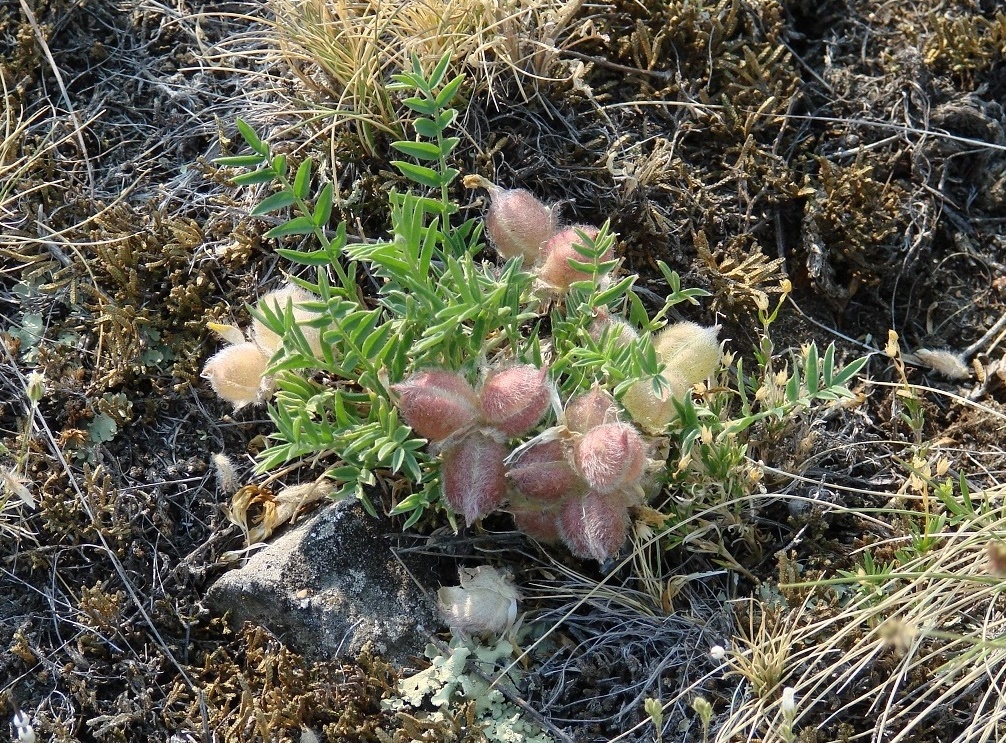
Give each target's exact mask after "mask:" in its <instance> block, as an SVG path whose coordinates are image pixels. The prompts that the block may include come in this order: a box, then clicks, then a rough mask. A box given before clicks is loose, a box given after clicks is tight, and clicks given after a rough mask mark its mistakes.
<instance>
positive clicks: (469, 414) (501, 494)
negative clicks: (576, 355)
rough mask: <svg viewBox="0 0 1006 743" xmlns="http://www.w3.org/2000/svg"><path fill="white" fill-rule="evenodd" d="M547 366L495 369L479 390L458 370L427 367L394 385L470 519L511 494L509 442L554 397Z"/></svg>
mask: <svg viewBox="0 0 1006 743" xmlns="http://www.w3.org/2000/svg"><path fill="white" fill-rule="evenodd" d="M547 374H548V373H547V370H546V369H538V368H537V367H535V366H532V365H531V364H511V365H508V366H503V367H500V368H497V369H493V370H491V371H490V372H489V373H488V374H487V375H486V378H485V380H484V381H483V383H482V386H481V388H480V389H479V390H478V391H476V390H475V388H474V387H472V386H471V385H470V384H469V383H468V381H467V380H466V379H465V378H464V377H463V376H461V375H460V374H458V373H456V372H452V371H446V370H443V369H431V370H427V371H422V372H419V373H417V374H414V375H412V376H411V377H408V378H407V379H405V380H404V381H403V382H401V383H399V384H395V385H392V388H391V389H392V391H393V392H394V393H395V394H396V395H397V396H398V407H399V410H400V412H401V415H402V419H403V420H404V421H405V422H406V423H407V424H409V425H410V426H411V427H412V429H413V430H414V431H416V433H418V434H419V435H420V436H422V437H424V438H426V439H429V441H430V442H431V443H432V444H433V445H435V446H436V447H437V449H438V450H439V451H440V453H441V458H442V466H441V475H440V478H441V484H442V487H443V493H444V498H445V499H446V500H447V502H448V504H450V506H451V508H453V509H454V510H455V511H456V512H458V513H460V514H462V515H463V516H464V518H465V521H466V522H467V523H469V524H471V523H472V522H474V521H476V520H477V519H480V518H482V517H483V516H485V515H486V514H487V513H490V512H492V511H495V510H496V509H497V508H499V507H500V506H501V505H502V504H503V502H504V501H505V500H506V498H507V482H506V465H505V460H506V458H507V455H508V454H509V453H510V450H509V449H508V448H507V445H506V442H507V441H509V440H511V439H514V438H518V437H520V436H523V435H525V434H527V433H528V432H529V431H530V430H531V429H532V428H534V427H535V426H537V425H538V424H539V423H540V422H541V419H542V418H544V417H545V412H546V411H547V410H548V407H549V403H550V402H551V399H552V387H551V384H550V383H549V381H548V378H547Z"/></svg>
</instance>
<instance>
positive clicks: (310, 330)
mask: <svg viewBox="0 0 1006 743" xmlns="http://www.w3.org/2000/svg"><path fill="white" fill-rule="evenodd" d="M317 299H318V297H316V296H315V295H313V294H311V292H309V291H305V290H304V289H301V288H300V287H299V286H296V285H294V284H286V285H285V286H283V287H281V288H279V289H277V290H276V291H272V292H269V293H268V294H266V295H265V296H264V297H262V298H261V299H259V301H258V304H259V307H260V308H261V307H262V306H263V305H265V306H267V307H268V308H269V311H270V312H272V313H275V314H278V315H283V314H284V313H285V312H286V307H287V304H289V303H292V304H293V319H294V322H296V323H297V326H298V327H299V328H300V332H301V333H303V334H304V338H305V339H306V340H307V343H308V345H309V346H311V351H312V352H313V353H314V355H315V356H319V357H320V356H321V331H320V330H319V329H318V328H315V327H312V326H310V325H307V324H305V323H307V322H309V321H311V320H314V319H316V318H318V317H320V316H321V315H320V313H317V312H312V311H310V310H307V309H304V308H303V307H301V306H300V305H301V304H302V303H304V302H311V301H317ZM252 337H253V338H254V340H255V342H256V343H257V344H258V345H259V346H260V347H261V348H262V350H263V351H265V353H266V355H267V356H272V355H273V354H274V353H276V351H278V350H279V348H280V346H281V345H283V338H282V337H280V336H279V335H278V334H277V333H274V332H273V331H271V330H270V329H269V328H267V327H266V326H265V325H263V324H262V322H261V321H260V320H259V319H258V318H254V319H253V320H252Z"/></svg>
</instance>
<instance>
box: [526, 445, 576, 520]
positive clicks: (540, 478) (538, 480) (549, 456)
mask: <svg viewBox="0 0 1006 743" xmlns="http://www.w3.org/2000/svg"><path fill="white" fill-rule="evenodd" d="M507 477H508V478H509V479H510V484H511V485H513V486H514V487H515V488H516V489H517V491H518V492H519V493H520V494H521V495H523V496H524V497H525V498H527V499H528V500H531V501H536V505H544V504H546V503H554V502H556V501H559V500H562V499H563V498H565V497H566V496H568V495H575V494H579V493H581V492H583V491H584V490H585V489H586V488H585V486H584V482H583V480H582V479H581V478H580V476H579V475H577V474H576V472H575V471H574V470H573V468H572V466H570V464H569V459H568V457H567V452H566V444H565V443H564V442H562V441H559V440H555V441H546V442H544V443H540V444H535V445H534V446H532V447H530V448H529V449H527V450H526V451H524V452H522V453H521V455H520V457H519V458H518V459H517V461H516V462H515V463H514V464H513V465H512V466H511V467H510V469H509V470H507Z"/></svg>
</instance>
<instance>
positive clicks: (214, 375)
mask: <svg viewBox="0 0 1006 743" xmlns="http://www.w3.org/2000/svg"><path fill="white" fill-rule="evenodd" d="M268 364H269V359H268V358H267V357H266V355H265V354H264V353H263V352H262V349H261V348H259V347H258V346H257V345H255V344H254V343H238V344H236V345H233V346H227V348H225V349H223V350H222V351H218V352H217V353H216V354H215V355H213V356H212V357H210V360H209V361H207V362H206V366H204V367H203V373H202V376H203V378H204V379H208V380H209V382H210V386H211V387H212V388H213V391H214V392H216V393H217V395H218V396H219V397H220V398H221V399H223V400H226V401H227V402H229V403H233V404H234V409H235V410H238V409H240V408H242V407H244V406H245V405H248V404H249V403H255V402H259V400H260V399H261V394H262V392H261V390H262V382H263V379H264V377H265V369H266V366H267V365H268Z"/></svg>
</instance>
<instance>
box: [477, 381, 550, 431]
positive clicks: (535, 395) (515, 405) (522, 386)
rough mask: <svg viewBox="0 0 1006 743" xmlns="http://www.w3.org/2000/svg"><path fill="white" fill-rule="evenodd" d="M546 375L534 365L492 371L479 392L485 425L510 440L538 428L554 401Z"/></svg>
mask: <svg viewBox="0 0 1006 743" xmlns="http://www.w3.org/2000/svg"><path fill="white" fill-rule="evenodd" d="M547 373H548V370H547V369H539V368H537V367H536V366H533V365H531V364H517V365H514V366H507V367H503V368H502V369H496V370H493V371H490V372H489V374H488V375H487V376H486V381H485V384H483V385H482V389H481V390H480V391H479V397H481V398H482V415H483V417H484V418H485V421H486V423H488V424H489V425H490V426H492V427H493V428H495V429H497V430H499V431H502V432H503V433H504V434H506V435H507V436H509V437H511V438H513V437H515V436H521V435H523V434H525V433H527V432H528V431H530V430H531V429H532V428H534V427H535V426H536V425H538V423H539V422H540V421H541V419H542V417H543V416H544V415H545V411H546V410H548V405H549V402H551V399H552V389H551V386H550V385H549V383H548V380H547V379H546V376H547Z"/></svg>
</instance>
